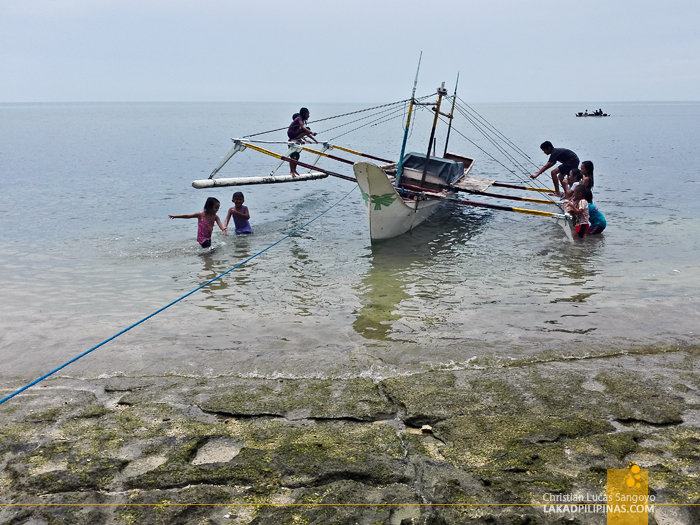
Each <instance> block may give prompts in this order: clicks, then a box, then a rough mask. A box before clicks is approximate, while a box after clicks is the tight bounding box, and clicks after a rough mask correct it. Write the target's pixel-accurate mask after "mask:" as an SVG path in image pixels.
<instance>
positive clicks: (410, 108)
mask: <svg viewBox="0 0 700 525" xmlns="http://www.w3.org/2000/svg"><path fill="white" fill-rule="evenodd" d="M422 58H423V51H421V52H420V56H419V57H418V68H416V79H415V80H414V81H413V93H411V102H410V104H409V105H408V117H407V118H406V129H405V130H404V132H403V143H402V144H401V155H399V165H398V166H397V167H396V181H395V182H394V186H396V187H397V188H398V187H399V179H400V178H401V171H402V170H403V154H404V153H405V152H406V141H407V140H408V128H409V127H410V126H411V112H412V111H413V103H414V102H415V100H416V86H417V85H418V72H419V71H420V61H421V59H422Z"/></svg>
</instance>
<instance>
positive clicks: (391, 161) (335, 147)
mask: <svg viewBox="0 0 700 525" xmlns="http://www.w3.org/2000/svg"><path fill="white" fill-rule="evenodd" d="M331 147H332V148H333V149H339V150H340V151H346V152H348V153H352V154H353V155H358V156H360V157H366V158H368V159H372V160H378V161H380V162H386V163H387V164H393V163H394V161H393V160H388V159H382V158H381V157H375V156H373V155H369V154H367V153H360V152H359V151H355V150H352V149H349V148H343V147H342V146H336V145H335V144H331Z"/></svg>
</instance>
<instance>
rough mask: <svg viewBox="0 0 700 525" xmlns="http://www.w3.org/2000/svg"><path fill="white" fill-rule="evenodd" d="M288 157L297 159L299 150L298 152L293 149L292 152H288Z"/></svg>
mask: <svg viewBox="0 0 700 525" xmlns="http://www.w3.org/2000/svg"><path fill="white" fill-rule="evenodd" d="M289 158H290V159H295V160H299V152H298V151H294V152H292V153H290V154H289Z"/></svg>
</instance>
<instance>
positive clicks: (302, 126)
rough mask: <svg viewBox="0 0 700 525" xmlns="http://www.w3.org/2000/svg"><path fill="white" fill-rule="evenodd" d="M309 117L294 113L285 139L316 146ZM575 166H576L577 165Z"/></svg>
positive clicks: (305, 113) (292, 166)
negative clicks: (309, 142)
mask: <svg viewBox="0 0 700 525" xmlns="http://www.w3.org/2000/svg"><path fill="white" fill-rule="evenodd" d="M310 116H311V113H309V110H308V109H306V108H301V109H300V110H299V113H295V114H294V116H292V118H293V119H294V120H292V123H291V124H290V125H289V129H287V138H288V139H289V140H290V141H294V142H298V143H301V142H306V138H307V137H308V138H310V139H311V140H313V141H314V142H315V143H316V144H318V141H317V140H316V139H315V138H314V137H315V136H316V133H313V132H312V131H311V130H310V129H309V128H308V127H306V121H307V120H309V117H310ZM289 157H290V158H292V159H295V160H299V152H298V151H295V152H293V153H290V154H289ZM576 165H577V166H578V164H576ZM289 172H290V173H289V174H290V175H291V176H292V177H296V176H297V175H299V174H298V173H297V163H296V162H295V161H292V162H290V163H289Z"/></svg>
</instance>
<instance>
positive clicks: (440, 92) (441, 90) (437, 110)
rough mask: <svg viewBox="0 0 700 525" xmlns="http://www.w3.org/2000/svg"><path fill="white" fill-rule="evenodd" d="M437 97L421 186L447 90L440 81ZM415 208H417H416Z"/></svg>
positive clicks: (423, 182)
mask: <svg viewBox="0 0 700 525" xmlns="http://www.w3.org/2000/svg"><path fill="white" fill-rule="evenodd" d="M437 92H438V99H437V104H436V106H435V118H434V119H433V127H432V129H431V130H430V140H429V141H428V153H426V154H425V164H424V165H423V177H422V178H421V180H420V185H421V186H423V184H425V177H426V175H427V174H428V163H429V162H430V146H432V142H433V139H434V138H435V128H436V127H437V121H438V117H439V116H440V102H442V97H443V96H445V95H447V90H446V89H445V83H444V82H443V83H442V87H439V88H438V90H437ZM400 176H401V175H400V174H399V173H397V174H396V180H397V181H398V180H399V178H400ZM416 209H417V208H416Z"/></svg>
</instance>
